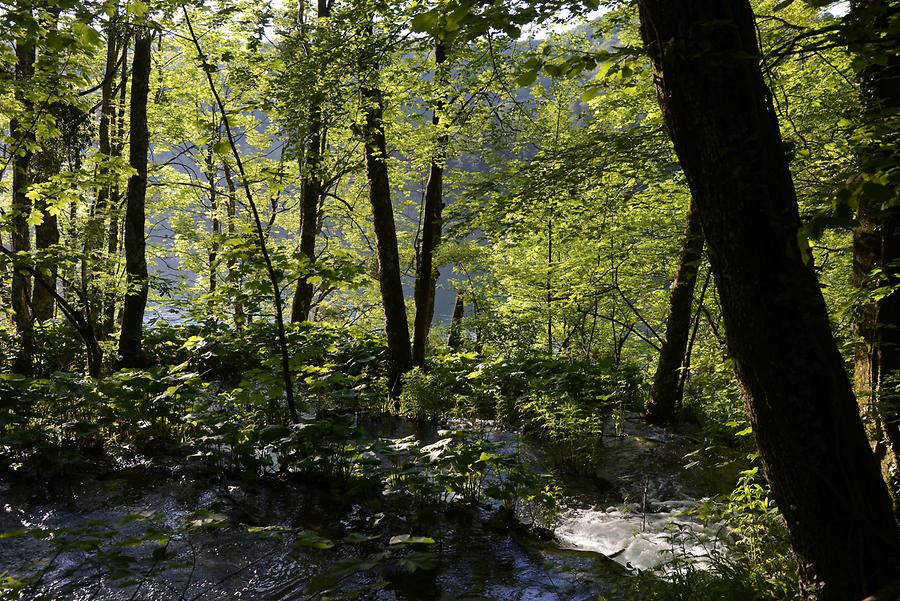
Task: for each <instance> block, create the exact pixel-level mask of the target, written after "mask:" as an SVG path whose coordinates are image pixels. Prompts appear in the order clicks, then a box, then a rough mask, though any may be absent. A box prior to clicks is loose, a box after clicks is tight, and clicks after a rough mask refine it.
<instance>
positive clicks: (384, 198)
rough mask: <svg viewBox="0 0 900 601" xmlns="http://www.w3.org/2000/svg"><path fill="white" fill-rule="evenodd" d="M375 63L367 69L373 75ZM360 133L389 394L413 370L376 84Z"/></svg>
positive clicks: (368, 91) (365, 98)
mask: <svg viewBox="0 0 900 601" xmlns="http://www.w3.org/2000/svg"><path fill="white" fill-rule="evenodd" d="M376 71H377V65H374V66H373V68H372V69H371V70H370V71H368V73H367V75H368V76H369V77H372V76H374V74H375V72H376ZM360 94H361V96H362V104H363V136H364V138H365V139H364V145H365V154H366V176H367V178H368V181H369V203H370V204H371V206H372V221H373V222H374V226H375V239H376V246H377V251H378V265H379V277H378V280H379V284H380V287H381V300H382V304H383V305H384V321H385V333H386V334H387V343H388V355H389V358H388V388H389V390H390V391H391V395H392V396H397V395H399V393H400V389H401V376H402V375H403V374H404V373H406V372H408V371H409V370H410V369H412V353H411V349H410V344H409V322H408V321H407V317H406V302H405V300H404V298H403V283H402V281H401V273H400V254H399V251H398V249H397V230H396V227H395V225H394V207H393V205H392V204H391V187H390V182H389V180H388V164H387V156H388V154H387V143H386V142H385V137H384V122H383V118H384V102H383V99H382V94H381V90H380V89H379V88H378V87H377V86H371V85H363V86H362V87H361V89H360Z"/></svg>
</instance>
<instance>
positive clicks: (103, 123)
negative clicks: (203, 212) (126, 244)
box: [82, 7, 119, 336]
mask: <svg viewBox="0 0 900 601" xmlns="http://www.w3.org/2000/svg"><path fill="white" fill-rule="evenodd" d="M117 30H118V7H116V12H115V14H114V15H113V16H112V18H110V21H109V26H108V27H107V29H106V67H105V69H104V73H103V82H102V85H101V86H100V131H99V142H98V144H99V151H100V153H99V154H100V159H101V160H102V161H109V160H110V159H111V158H112V156H113V141H112V137H113V131H112V130H113V127H114V126H115V117H116V115H115V107H114V102H115V90H116V71H117V67H118V64H117V63H118V59H119V36H118V32H117ZM99 175H100V185H99V186H98V188H97V201H96V203H95V204H94V208H93V210H92V211H91V216H90V219H89V222H88V227H87V232H86V235H85V242H84V253H83V255H82V278H90V279H91V280H93V275H92V271H93V270H96V269H97V267H96V266H97V263H98V262H99V261H100V259H101V257H100V256H99V252H98V251H99V250H100V249H101V248H102V247H103V246H104V244H103V242H104V238H106V239H107V245H108V227H107V226H106V219H105V217H106V213H110V214H112V208H113V207H110V204H111V202H110V201H111V198H110V196H111V193H110V189H111V187H112V183H111V182H110V181H109V179H110V176H111V171H110V169H109V166H108V165H106V164H101V165H100V168H99ZM87 287H88V288H89V289H90V292H91V293H90V294H89V296H88V304H89V305H91V306H88V307H85V308H84V314H85V316H86V317H87V318H88V320H89V321H92V322H93V321H95V320H93V319H91V317H92V316H93V315H96V316H97V319H96V321H97V331H98V332H99V333H100V336H103V335H104V334H105V333H108V332H109V329H108V328H107V324H106V323H105V321H106V320H105V319H104V316H105V312H104V306H105V301H106V299H105V298H104V296H105V294H104V292H103V291H101V290H98V289H96V287H91V286H87ZM110 322H111V320H110ZM110 325H111V323H110Z"/></svg>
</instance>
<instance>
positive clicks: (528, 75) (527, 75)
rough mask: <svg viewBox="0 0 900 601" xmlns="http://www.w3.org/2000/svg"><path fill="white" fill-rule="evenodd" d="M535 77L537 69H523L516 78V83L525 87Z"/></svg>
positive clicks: (533, 80) (532, 81) (531, 82)
mask: <svg viewBox="0 0 900 601" xmlns="http://www.w3.org/2000/svg"><path fill="white" fill-rule="evenodd" d="M536 79H537V71H525V72H523V73H521V74H519V76H518V77H517V78H516V83H517V84H519V85H520V86H522V87H525V88H527V87H528V86H530V85H531V84H533V83H534V82H535V80H536Z"/></svg>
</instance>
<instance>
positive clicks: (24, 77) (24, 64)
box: [9, 38, 36, 374]
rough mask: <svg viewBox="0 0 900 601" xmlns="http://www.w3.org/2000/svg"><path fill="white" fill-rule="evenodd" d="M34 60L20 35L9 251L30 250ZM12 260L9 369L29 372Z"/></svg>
mask: <svg viewBox="0 0 900 601" xmlns="http://www.w3.org/2000/svg"><path fill="white" fill-rule="evenodd" d="M35 59H36V53H35V45H34V40H29V39H28V38H22V39H20V40H16V67H15V77H16V84H17V88H16V99H17V100H18V101H19V103H20V104H21V105H22V107H23V110H24V113H25V117H26V121H25V122H24V123H23V121H22V120H21V119H19V118H18V117H15V118H13V119H10V123H9V130H10V138H11V139H12V143H13V147H14V149H15V151H16V156H15V157H14V158H13V178H12V180H13V181H12V219H11V222H12V240H11V242H12V251H13V252H15V253H25V254H26V255H28V254H30V253H31V228H30V227H29V225H28V218H29V216H30V215H31V201H30V200H29V199H28V197H27V196H26V193H27V192H28V185H29V181H28V167H29V164H30V163H31V157H32V148H33V145H34V129H35V128H34V126H33V125H31V124H30V120H31V119H34V118H35V115H34V105H33V103H32V101H31V100H30V99H29V95H28V94H27V93H26V90H25V89H24V88H25V87H26V86H28V85H29V84H30V80H31V79H32V76H33V75H34V63H35ZM17 263H18V261H14V263H13V276H12V291H11V299H10V305H11V307H12V309H13V311H14V313H15V316H14V321H15V326H16V335H17V336H18V337H19V349H18V352H17V353H16V357H15V360H14V362H13V371H15V372H17V373H21V374H30V373H31V369H32V359H33V356H32V355H33V353H34V339H33V338H34V332H33V328H34V325H33V316H32V314H31V307H30V306H29V303H30V300H31V278H30V277H29V275H28V272H27V271H25V270H24V269H22V268H21V267H19V266H17Z"/></svg>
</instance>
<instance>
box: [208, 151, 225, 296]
mask: <svg viewBox="0 0 900 601" xmlns="http://www.w3.org/2000/svg"><path fill="white" fill-rule="evenodd" d="M217 174H218V169H217V168H216V163H215V155H214V154H213V144H212V143H210V145H209V150H208V151H207V155H206V182H207V183H208V184H209V207H210V211H209V212H210V217H211V220H212V235H211V236H210V242H209V256H208V258H209V293H210V294H212V293H214V292H215V291H216V281H217V275H216V272H217V271H218V261H219V237H220V236H221V234H222V224H221V223H220V222H219V195H218V189H217V188H216V180H217V179H218V177H217Z"/></svg>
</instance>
